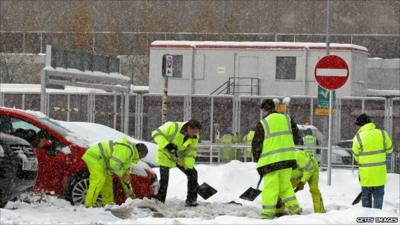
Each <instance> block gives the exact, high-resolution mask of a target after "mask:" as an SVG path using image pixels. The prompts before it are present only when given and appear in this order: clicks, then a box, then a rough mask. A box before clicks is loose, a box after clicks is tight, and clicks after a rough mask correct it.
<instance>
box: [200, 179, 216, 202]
mask: <svg viewBox="0 0 400 225" xmlns="http://www.w3.org/2000/svg"><path fill="white" fill-rule="evenodd" d="M197 193H198V194H199V195H200V196H201V197H202V198H203V199H204V200H207V199H208V198H210V197H211V196H213V195H215V193H217V190H215V189H214V188H213V187H211V186H210V185H208V184H207V183H205V182H204V183H203V184H202V185H199V186H198V187H197Z"/></svg>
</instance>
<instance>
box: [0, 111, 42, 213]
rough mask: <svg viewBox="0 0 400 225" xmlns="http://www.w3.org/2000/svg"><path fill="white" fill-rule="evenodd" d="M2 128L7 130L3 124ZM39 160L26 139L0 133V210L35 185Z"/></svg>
mask: <svg viewBox="0 0 400 225" xmlns="http://www.w3.org/2000/svg"><path fill="white" fill-rule="evenodd" d="M1 120H2V118H1V117H0V127H2V128H5V124H2V123H1ZM36 173H37V159H36V155H35V153H34V152H33V150H32V147H31V145H30V144H29V143H28V142H27V141H26V140H24V139H22V138H19V137H16V136H13V135H8V134H5V133H0V208H3V207H4V206H5V205H6V204H7V202H8V201H9V200H11V199H13V198H15V197H17V196H18V195H19V194H20V193H21V192H23V191H26V190H29V189H31V188H32V187H33V185H34V184H35V178H36Z"/></svg>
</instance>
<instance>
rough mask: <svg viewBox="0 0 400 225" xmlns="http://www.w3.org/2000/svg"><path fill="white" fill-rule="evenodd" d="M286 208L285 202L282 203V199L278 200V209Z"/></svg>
mask: <svg viewBox="0 0 400 225" xmlns="http://www.w3.org/2000/svg"><path fill="white" fill-rule="evenodd" d="M283 206H284V204H283V202H282V199H278V203H276V208H277V209H280V208H282V207H283Z"/></svg>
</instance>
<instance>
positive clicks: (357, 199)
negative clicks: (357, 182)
mask: <svg viewBox="0 0 400 225" xmlns="http://www.w3.org/2000/svg"><path fill="white" fill-rule="evenodd" d="M361 194H362V192H360V194H358V195H357V197H356V198H355V199H354V201H353V203H351V205H356V204H358V203H359V202H360V201H361Z"/></svg>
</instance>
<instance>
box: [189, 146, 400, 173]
mask: <svg viewBox="0 0 400 225" xmlns="http://www.w3.org/2000/svg"><path fill="white" fill-rule="evenodd" d="M250 147H251V146H250V145H248V144H214V143H206V144H200V145H199V146H198V150H197V152H198V156H197V157H198V160H197V161H198V163H206V164H207V163H208V164H214V163H221V149H222V148H231V149H232V151H235V153H236V152H237V151H240V152H241V157H240V158H239V159H238V158H237V157H236V156H237V154H235V158H234V159H232V160H239V161H243V162H247V161H249V159H251V161H253V158H252V155H247V149H248V148H250ZM296 149H314V150H322V151H324V152H325V153H322V152H321V153H314V155H315V156H316V158H317V159H318V162H319V165H320V169H322V170H325V169H327V168H328V163H327V158H326V159H324V157H323V155H324V154H326V156H327V151H328V147H327V146H313V147H310V146H304V145H298V146H296ZM338 150H346V151H348V152H349V156H342V157H343V158H342V160H343V161H342V163H338V162H332V167H333V168H347V169H349V168H351V169H352V171H354V169H355V168H358V165H357V163H356V162H355V160H354V158H353V156H352V154H351V148H336V147H333V149H332V155H333V154H334V153H335V152H337V151H338ZM339 156H340V155H339ZM332 157H333V156H332ZM345 157H346V160H345ZM347 157H350V158H347ZM398 158H399V155H398V153H397V152H393V153H392V154H391V162H390V170H389V169H388V171H391V172H395V171H398V167H399V163H400V162H399V161H398V160H399V159H398ZM396 160H397V161H396Z"/></svg>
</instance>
